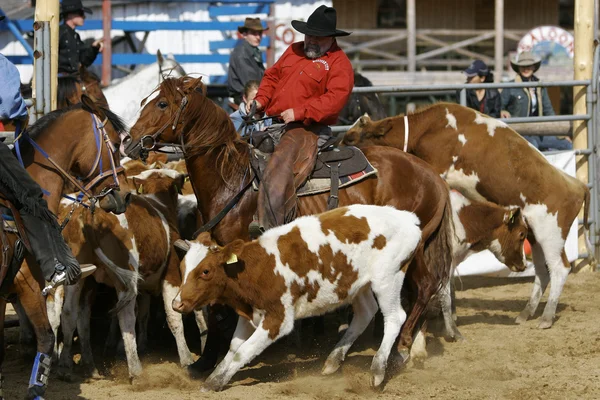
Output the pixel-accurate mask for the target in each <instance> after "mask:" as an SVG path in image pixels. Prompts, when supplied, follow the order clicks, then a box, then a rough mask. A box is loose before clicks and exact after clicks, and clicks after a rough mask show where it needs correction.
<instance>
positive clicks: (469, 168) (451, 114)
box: [344, 103, 590, 328]
mask: <svg viewBox="0 0 600 400" xmlns="http://www.w3.org/2000/svg"><path fill="white" fill-rule="evenodd" d="M344 143H346V144H349V145H358V146H361V147H362V146H373V145H383V146H389V147H394V148H397V149H403V150H404V151H407V152H409V153H411V154H414V155H416V156H418V157H419V158H421V159H423V160H425V161H427V162H428V163H429V164H430V165H431V166H432V167H433V168H434V169H435V171H436V172H437V173H438V174H440V175H441V176H442V177H444V179H446V181H447V182H448V184H449V185H450V186H451V187H452V188H453V189H457V190H458V191H460V192H461V193H462V194H464V195H465V196H466V197H469V198H471V199H473V200H482V201H491V202H493V203H496V204H499V205H501V206H518V207H520V208H521V210H522V211H523V215H524V216H525V218H526V220H527V223H528V224H529V228H530V230H529V236H528V239H529V241H530V243H531V245H532V253H533V260H534V264H535V271H536V277H535V283H534V286H533V293H532V294H531V298H530V299H529V302H528V303H527V306H526V307H525V309H524V310H523V312H521V314H520V315H519V316H518V317H517V322H518V323H524V322H525V321H527V319H528V318H529V317H531V316H533V315H534V313H535V310H536V309H537V307H538V304H539V302H540V299H541V297H542V295H543V293H544V291H545V290H546V287H547V286H548V283H551V288H550V295H549V297H548V302H547V303H546V307H545V309H544V313H543V315H542V317H541V319H540V322H539V325H538V326H539V328H550V327H551V326H552V323H553V320H554V315H555V313H556V307H557V305H558V299H559V297H560V294H561V292H562V289H563V286H564V284H565V281H566V280H567V275H568V274H569V271H570V270H571V265H570V264H569V261H568V259H567V256H566V254H565V250H564V246H565V240H566V238H567V234H568V232H569V229H570V228H571V225H572V224H573V221H575V219H576V218H577V214H578V213H579V211H580V210H581V207H582V206H583V205H585V208H584V227H585V228H586V229H588V225H587V214H588V207H589V198H590V192H589V190H588V188H587V186H586V185H585V184H583V183H582V182H580V181H579V180H577V179H575V178H573V177H571V176H569V175H567V174H565V173H564V172H562V171H560V170H558V169H557V168H555V167H554V166H552V165H551V164H550V163H548V161H546V159H545V158H544V157H543V155H542V154H541V153H540V152H539V151H537V150H536V149H535V148H533V147H532V146H531V145H530V144H529V143H528V142H527V141H526V140H525V139H523V138H522V137H521V136H520V135H519V134H518V133H517V132H515V131H513V130H512V129H510V128H509V127H508V126H507V125H506V124H505V123H503V122H501V121H498V120H496V119H494V118H491V117H488V116H487V115H484V114H481V113H479V112H477V111H473V110H472V109H470V108H467V107H463V106H460V105H457V104H449V103H439V104H435V105H432V106H430V107H427V108H424V109H422V110H419V111H418V112H416V113H414V114H410V115H406V116H402V115H400V116H397V117H391V118H386V119H384V120H381V121H371V120H370V118H369V117H367V116H364V117H361V118H360V119H359V120H358V121H357V122H356V123H355V124H354V126H353V127H352V128H351V129H350V130H349V131H348V133H347V134H346V136H345V138H344Z"/></svg>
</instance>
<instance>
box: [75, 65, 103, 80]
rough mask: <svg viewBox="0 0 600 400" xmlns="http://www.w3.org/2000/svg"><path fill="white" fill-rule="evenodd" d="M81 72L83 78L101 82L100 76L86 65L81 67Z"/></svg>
mask: <svg viewBox="0 0 600 400" xmlns="http://www.w3.org/2000/svg"><path fill="white" fill-rule="evenodd" d="M79 74H80V75H81V79H82V80H83V81H85V80H86V79H89V80H94V81H96V82H100V77H99V76H98V75H97V74H96V73H95V72H94V71H91V70H89V69H87V68H86V67H81V68H80V69H79Z"/></svg>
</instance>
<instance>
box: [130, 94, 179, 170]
mask: <svg viewBox="0 0 600 400" xmlns="http://www.w3.org/2000/svg"><path fill="white" fill-rule="evenodd" d="M177 91H178V92H179V93H181V95H182V96H183V97H182V98H181V102H180V103H179V107H178V108H177V112H175V114H173V116H172V117H171V118H170V119H169V120H168V121H167V122H166V123H165V124H164V125H163V126H162V127H160V129H159V130H158V131H156V132H154V133H153V134H151V135H144V136H142V137H141V138H140V140H139V142H138V143H137V144H136V146H135V147H138V146H139V147H140V158H141V159H142V160H145V159H146V158H148V152H150V151H152V150H156V151H158V149H159V148H161V147H178V148H181V151H183V150H184V146H183V135H181V136H180V139H181V143H158V141H157V140H158V138H160V135H162V133H163V132H164V131H165V130H166V129H167V128H168V127H169V125H170V126H171V129H172V130H173V133H175V129H176V128H177V125H179V119H180V118H181V114H182V113H183V111H184V110H185V108H186V107H187V105H188V96H187V95H186V94H185V93H183V90H181V89H180V88H177ZM135 147H134V149H135ZM131 151H133V149H132V150H131Z"/></svg>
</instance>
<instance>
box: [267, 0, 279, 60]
mask: <svg viewBox="0 0 600 400" xmlns="http://www.w3.org/2000/svg"><path fill="white" fill-rule="evenodd" d="M268 18H269V19H268V21H267V25H268V26H269V30H268V31H267V32H268V35H269V38H270V41H269V47H267V68H269V67H271V66H273V64H275V51H276V50H277V49H276V48H275V28H276V27H277V24H276V21H275V4H269V17H268Z"/></svg>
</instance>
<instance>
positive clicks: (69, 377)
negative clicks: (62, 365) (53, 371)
mask: <svg viewBox="0 0 600 400" xmlns="http://www.w3.org/2000/svg"><path fill="white" fill-rule="evenodd" d="M57 376H58V379H59V380H61V381H63V382H69V383H71V382H73V373H72V372H71V371H64V370H63V371H61V370H60V369H59V370H58V371H57Z"/></svg>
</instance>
